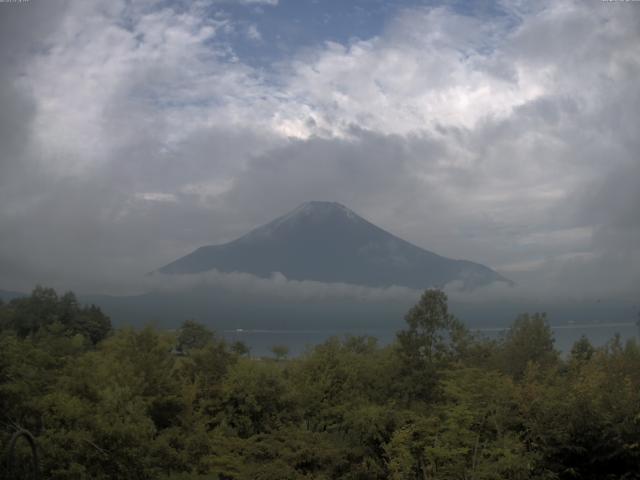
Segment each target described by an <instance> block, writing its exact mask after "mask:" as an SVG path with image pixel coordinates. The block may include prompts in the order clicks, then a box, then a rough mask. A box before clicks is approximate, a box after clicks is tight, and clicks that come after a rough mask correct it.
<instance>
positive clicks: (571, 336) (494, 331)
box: [222, 323, 638, 356]
mask: <svg viewBox="0 0 640 480" xmlns="http://www.w3.org/2000/svg"><path fill="white" fill-rule="evenodd" d="M551 328H552V330H553V335H554V339H555V346H556V348H557V349H558V350H560V351H561V352H562V353H568V352H569V351H570V350H571V346H572V345H573V344H574V343H575V341H576V340H578V339H580V337H581V336H583V335H584V336H585V337H587V338H588V339H589V340H590V341H591V343H592V344H593V345H594V346H602V345H604V344H605V343H606V342H608V341H609V340H611V339H612V338H613V337H614V335H615V334H616V333H618V334H619V335H620V337H621V339H622V341H623V342H625V341H626V340H629V339H631V338H633V337H637V335H638V327H637V326H636V324H634V323H602V324H583V325H578V324H573V325H552V326H551ZM472 331H474V332H478V333H480V334H482V335H485V336H487V337H489V338H495V337H497V336H499V335H501V334H502V333H503V332H504V331H505V328H504V327H495V328H491V327H488V328H479V329H475V330H474V329H472ZM396 332H397V329H380V328H378V329H362V328H360V329H351V330H349V329H343V330H241V329H238V330H224V331H223V332H222V334H223V336H224V338H225V339H226V340H228V341H237V340H240V341H243V342H244V343H246V344H247V345H248V346H249V348H250V349H251V355H252V356H272V355H273V354H272V353H271V348H272V347H273V346H274V345H285V346H287V347H288V348H289V355H290V356H297V355H300V354H301V353H303V352H304V351H305V350H306V349H307V348H310V347H312V346H313V345H317V344H319V343H322V342H324V341H325V340H327V339H328V338H330V337H333V336H337V337H344V336H346V335H369V336H372V337H376V338H377V339H378V342H379V343H380V344H381V345H386V344H389V343H390V342H392V341H393V340H394V339H395V336H396Z"/></svg>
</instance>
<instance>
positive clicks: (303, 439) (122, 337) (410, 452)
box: [0, 287, 640, 480]
mask: <svg viewBox="0 0 640 480" xmlns="http://www.w3.org/2000/svg"><path fill="white" fill-rule="evenodd" d="M103 317H104V316H103V315H102V313H101V312H99V310H97V309H92V308H91V307H89V308H85V307H81V306H79V305H78V304H77V301H76V300H75V297H74V296H73V294H65V295H63V296H61V297H58V296H57V294H56V293H55V292H54V291H53V290H50V289H45V288H41V287H38V288H36V289H35V290H34V292H33V294H32V295H31V297H28V298H26V299H21V300H18V301H12V302H9V303H7V304H2V305H0V325H1V326H2V330H0V445H1V446H4V445H6V442H7V441H8V438H9V437H10V435H11V434H12V432H13V431H15V429H16V428H18V427H23V428H27V429H29V430H30V431H31V432H33V434H34V435H35V437H36V439H37V442H38V445H39V448H40V451H41V459H42V464H41V466H42V470H43V473H44V478H55V479H99V480H100V479H110V478H126V479H157V478H159V479H167V480H168V479H173V480H196V479H198V480H203V479H251V480H253V479H265V480H276V479H343V480H347V479H349V480H354V479H363V480H365V479H366V480H369V479H371V480H376V479H379V480H383V479H403V480H404V479H410V480H411V479H426V478H428V479H434V480H445V479H446V480H450V479H456V480H458V479H459V480H467V479H468V480H471V479H473V480H494V479H495V480H498V479H513V480H519V479H558V480H565V479H566V480H569V479H572V480H575V479H579V480H596V479H598V480H600V479H605V480H608V479H634V478H640V477H639V474H638V469H637V466H638V465H640V442H639V440H638V439H640V347H639V346H638V344H637V343H636V342H635V341H630V342H627V343H626V344H623V343H622V342H621V341H620V339H619V337H616V338H614V339H612V341H611V342H609V344H607V345H606V346H605V347H602V348H595V347H593V346H592V345H591V344H590V343H589V342H588V341H587V340H586V339H581V340H579V341H578V342H576V344H575V345H574V347H573V349H572V351H571V353H570V355H568V357H567V358H566V360H564V359H562V358H561V357H560V355H559V354H558V353H557V352H556V351H555V350H554V347H553V337H552V335H551V330H550V328H549V326H548V324H547V322H546V319H545V317H544V316H543V315H537V314H536V315H533V316H528V315H524V316H521V317H519V318H518V319H517V320H516V322H515V323H514V324H513V326H512V327H511V329H510V330H509V331H508V332H507V334H506V335H505V336H504V337H503V338H502V339H499V340H497V341H488V340H484V339H481V338H474V337H472V336H470V335H469V334H468V332H467V331H466V330H465V329H464V327H463V326H462V325H461V324H460V323H459V322H458V321H457V320H455V318H453V317H452V316H451V315H450V314H449V313H448V310H447V304H446V296H444V294H443V293H442V292H438V291H427V292H425V294H424V295H423V296H422V298H421V300H420V302H419V303H418V305H416V307H414V308H413V309H412V310H411V311H410V312H409V313H408V314H407V317H406V319H407V329H406V330H405V331H403V332H400V333H399V334H398V340H397V342H395V343H394V344H392V345H390V346H387V347H380V346H379V345H378V344H377V342H376V340H375V339H374V338H371V337H346V338H343V339H338V338H331V339H329V340H327V341H326V342H324V343H322V344H320V345H317V346H316V347H315V348H313V349H310V350H309V351H307V352H306V353H305V354H304V355H302V356H300V357H296V358H290V359H288V360H287V361H273V360H272V359H251V358H248V356H247V353H248V349H246V348H245V347H246V346H243V344H236V345H233V346H229V345H227V344H226V343H225V342H224V341H222V340H220V339H219V338H217V337H216V336H215V334H214V333H213V332H211V331H209V330H207V329H206V328H205V327H204V326H202V325H200V324H198V323H196V322H192V321H188V322H185V323H184V324H183V325H182V328H181V329H180V330H179V331H178V332H176V333H175V334H172V333H168V332H161V331H158V330H156V329H154V328H150V327H148V328H144V329H140V330H134V329H121V330H118V331H116V332H110V330H108V329H107V330H105V325H106V324H104V325H102V326H100V325H101V322H102V320H100V319H103ZM104 318H106V317H104ZM91 319H93V320H91ZM91 325H93V326H91ZM94 327H95V329H94ZM92 332H93V334H92ZM105 332H106V333H105ZM274 353H275V354H276V356H277V357H280V358H284V356H285V354H286V352H285V351H284V349H281V350H276V351H274ZM22 453H24V452H21V453H20V454H22ZM13 473H15V472H13ZM2 475H4V477H2ZM5 477H6V478H13V477H12V473H10V472H2V471H1V470H0V478H5Z"/></svg>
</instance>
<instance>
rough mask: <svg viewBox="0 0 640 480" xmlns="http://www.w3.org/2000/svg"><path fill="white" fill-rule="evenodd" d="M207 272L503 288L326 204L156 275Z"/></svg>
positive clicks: (483, 270)
mask: <svg viewBox="0 0 640 480" xmlns="http://www.w3.org/2000/svg"><path fill="white" fill-rule="evenodd" d="M213 269H216V270H218V271H220V272H245V273H251V274H254V275H257V276H260V277H268V276H270V275H271V274H273V273H274V272H280V273H282V274H283V275H284V276H286V277H287V278H289V279H294V280H315V281H320V282H343V283H352V284H357V285H367V286H374V287H387V286H391V285H401V286H407V287H413V288H418V289H424V288H429V287H442V286H444V285H445V284H447V283H449V282H453V281H460V282H462V284H463V285H464V287H465V288H468V289H470V288H474V287H478V286H481V285H484V284H488V283H491V282H495V281H505V282H508V280H506V279H505V278H504V277H502V276H501V275H499V274H498V273H496V272H494V271H493V270H491V269H490V268H488V267H485V266H484V265H480V264H478V263H473V262H469V261H466V260H453V259H450V258H445V257H441V256H440V255H436V254H435V253H432V252H430V251H428V250H424V249H422V248H420V247H417V246H415V245H413V244H411V243H409V242H406V241H405V240H402V239H401V238H398V237H396V236H395V235H392V234H391V233H389V232H387V231H385V230H383V229H381V228H379V227H377V226H375V225H373V224H372V223H370V222H368V221H367V220H365V219H364V218H362V217H360V216H359V215H357V214H356V213H354V212H353V211H351V210H349V209H348V208H347V207H345V206H344V205H341V204H339V203H334V202H307V203H304V204H302V205H300V206H299V207H298V208H296V209H295V210H293V211H291V212H289V213H287V214H286V215H283V216H282V217H279V218H276V219H275V220H273V221H272V222H269V223H267V224H266V225H263V226H261V227H258V228H256V229H255V230H252V231H251V232H249V233H247V234H246V235H244V236H243V237H240V238H238V239H237V240H234V241H232V242H229V243H225V244H223V245H210V246H205V247H201V248H198V249H197V250H195V251H194V252H192V253H190V254H189V255H186V256H184V257H182V258H179V259H178V260H176V261H174V262H172V263H170V264H168V265H166V266H164V267H162V268H160V269H159V272H160V273H165V274H175V273H179V274H192V273H200V272H206V271H208V270H213Z"/></svg>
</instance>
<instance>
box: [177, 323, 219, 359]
mask: <svg viewBox="0 0 640 480" xmlns="http://www.w3.org/2000/svg"><path fill="white" fill-rule="evenodd" d="M212 340H213V332H212V331H211V330H209V329H208V328H207V327H205V326H204V325H202V324H201V323H198V322H196V321H194V320H185V321H184V322H183V323H182V326H181V327H180V330H179V333H178V344H177V349H178V350H179V351H181V352H184V353H187V352H189V351H191V350H195V349H199V348H204V347H205V346H206V345H207V344H208V343H209V342H211V341H212Z"/></svg>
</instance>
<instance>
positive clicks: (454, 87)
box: [0, 0, 640, 298]
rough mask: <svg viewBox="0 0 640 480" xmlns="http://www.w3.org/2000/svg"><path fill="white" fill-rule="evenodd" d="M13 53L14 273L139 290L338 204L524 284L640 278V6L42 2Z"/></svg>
mask: <svg viewBox="0 0 640 480" xmlns="http://www.w3.org/2000/svg"><path fill="white" fill-rule="evenodd" d="M478 5H482V8H479V7H478ZM0 62H1V65H2V68H1V69H0V106H1V109H0V288H2V289H12V290H29V289H30V288H32V287H33V285H35V284H36V283H42V284H45V285H52V286H55V287H57V288H61V289H67V288H72V289H74V290H76V291H79V292H95V293H98V292H103V293H126V292H130V291H135V290H136V289H139V288H140V284H139V282H140V280H141V279H142V278H143V277H144V274H145V273H147V272H149V271H151V270H154V269H156V268H158V267H159V266H162V265H164V264H166V263H168V262H170V261H172V260H174V259H176V258H178V257H180V256H182V255H184V254H186V253H188V252H190V251H191V250H192V249H194V248H196V247H198V246H201V245H207V244H216V243H222V242H225V241H229V240H231V239H234V238H236V237H238V236H240V235H242V234H244V233H246V232H247V231H248V230H249V229H251V228H253V227H255V226H257V225H259V224H262V223H266V222H267V221H270V220H271V219H273V218H274V217H276V216H278V215H281V214H284V213H286V212H287V211H289V210H291V209H293V208H295V207H296V206H297V205H298V204H300V203H302V202H305V201H308V200H330V201H337V202H340V203H343V204H344V205H346V206H348V207H350V208H351V209H353V210H354V211H356V212H357V213H359V214H360V215H362V216H364V217H365V218H367V219H368V220H370V221H372V222H373V223H375V224H377V225H379V226H381V227H382V228H385V229H386V230H389V231H390V232H392V233H394V234H396V235H398V236H400V237H402V238H404V239H406V240H408V241H410V242H412V243H414V244H416V245H419V246H421V247H424V248H427V249H429V250H431V251H434V252H436V253H439V254H441V255H445V256H449V257H453V258H464V259H468V260H473V261H476V262H479V263H483V264H486V265H488V266H490V267H492V268H494V269H496V270H497V271H499V272H500V273H502V274H504V275H506V276H507V277H509V278H511V279H513V280H515V281H516V282H518V285H519V288H530V289H531V290H532V291H533V290H536V289H537V291H542V290H544V291H546V292H555V293H556V294H558V292H560V294H562V295H567V296H583V297H594V296H598V297H599V296H611V297H625V298H634V296H635V297H636V298H637V296H638V292H639V291H640V2H623V1H619V2H602V1H599V0H597V1H584V0H580V1H576V2H571V1H565V0H562V1H558V0H556V1H553V2H544V1H541V2H526V1H518V0H515V1H513V2H510V1H503V2H496V3H492V2H470V3H469V4H465V3H464V2H446V3H444V4H439V3H432V2H422V1H404V2H398V1H393V2H392V1H390V0H389V1H382V0H366V1H365V0H353V1H341V0H236V1H231V0H228V1H223V0H200V1H186V0H185V1H180V0H176V1H166V0H165V1H160V0H139V1H135V2H131V1H124V0H109V1H108V2H98V1H86V0H75V1H65V0H47V1H38V0H31V1H28V2H25V3H0Z"/></svg>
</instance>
